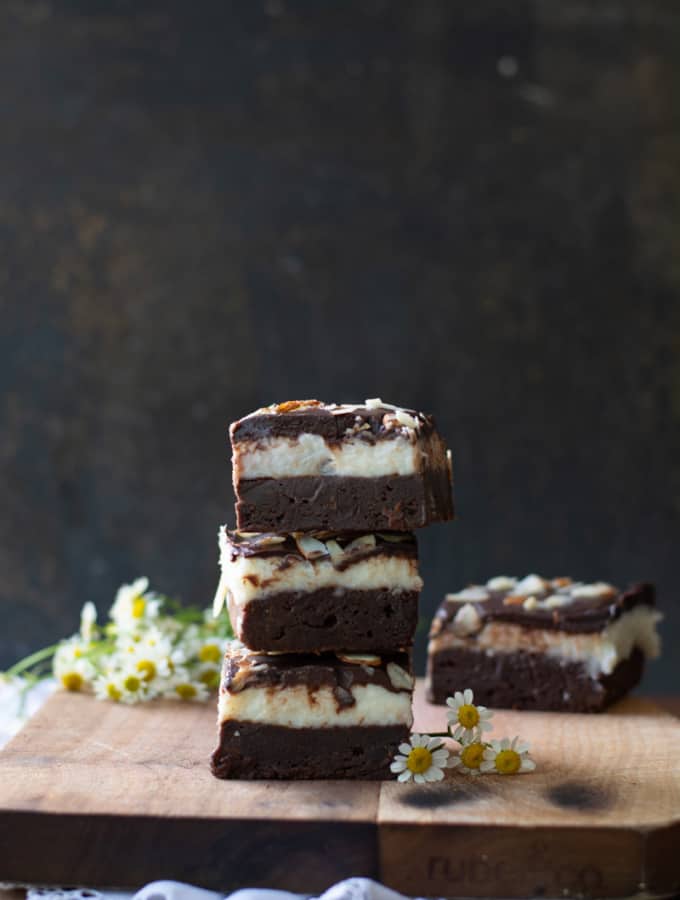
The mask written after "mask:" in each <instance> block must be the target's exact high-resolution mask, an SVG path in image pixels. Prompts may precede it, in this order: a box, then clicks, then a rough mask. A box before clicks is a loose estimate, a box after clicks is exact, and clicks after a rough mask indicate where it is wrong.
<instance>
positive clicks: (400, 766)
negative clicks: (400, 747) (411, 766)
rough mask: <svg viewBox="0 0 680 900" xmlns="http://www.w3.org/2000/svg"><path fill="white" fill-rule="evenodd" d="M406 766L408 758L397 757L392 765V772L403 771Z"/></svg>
mask: <svg viewBox="0 0 680 900" xmlns="http://www.w3.org/2000/svg"><path fill="white" fill-rule="evenodd" d="M405 768H406V760H405V759H395V761H394V762H393V763H392V765H391V766H390V772H395V773H396V772H403V771H404V769H405Z"/></svg>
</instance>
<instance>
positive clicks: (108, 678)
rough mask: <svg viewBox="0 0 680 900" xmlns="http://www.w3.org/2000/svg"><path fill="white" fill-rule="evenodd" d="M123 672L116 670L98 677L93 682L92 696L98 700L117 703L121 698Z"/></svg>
mask: <svg viewBox="0 0 680 900" xmlns="http://www.w3.org/2000/svg"><path fill="white" fill-rule="evenodd" d="M124 677H125V676H124V674H123V672H122V671H121V670H120V669H118V670H115V671H110V672H105V673H104V674H103V675H98V676H97V678H95V680H94V695H95V697H96V698H97V699H98V700H113V701H114V702H115V703H117V702H118V701H119V700H121V699H122V697H123V678H124Z"/></svg>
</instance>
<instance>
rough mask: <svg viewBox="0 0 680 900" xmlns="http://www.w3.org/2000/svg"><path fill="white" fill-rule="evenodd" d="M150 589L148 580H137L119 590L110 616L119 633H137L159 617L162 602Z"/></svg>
mask: <svg viewBox="0 0 680 900" xmlns="http://www.w3.org/2000/svg"><path fill="white" fill-rule="evenodd" d="M148 589H149V579H148V578H137V580H136V581H133V582H132V584H123V585H121V586H120V587H119V588H118V593H117V594H116V599H115V601H114V603H113V606H112V607H111V610H110V612H109V615H110V616H111V619H112V621H113V622H114V624H115V625H116V626H117V627H118V629H119V631H121V632H130V631H135V630H137V629H138V628H139V627H140V626H143V625H145V624H147V623H148V622H149V621H150V620H153V619H155V618H157V617H158V614H159V612H160V607H161V600H160V598H159V597H157V596H156V595H155V594H153V593H150V592H149V590H148Z"/></svg>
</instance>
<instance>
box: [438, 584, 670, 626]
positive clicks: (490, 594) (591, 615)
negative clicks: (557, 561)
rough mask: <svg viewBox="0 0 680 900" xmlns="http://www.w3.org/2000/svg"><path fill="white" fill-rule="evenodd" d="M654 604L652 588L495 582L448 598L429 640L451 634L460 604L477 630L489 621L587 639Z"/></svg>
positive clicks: (637, 585) (439, 613)
mask: <svg viewBox="0 0 680 900" xmlns="http://www.w3.org/2000/svg"><path fill="white" fill-rule="evenodd" d="M530 578H531V579H532V581H531V583H529V579H530ZM504 580H505V581H507V582H508V583H507V584H504V585H503V586H502V587H501V586H500V582H502V581H504ZM510 582H515V583H514V584H511V583H510ZM496 585H498V586H496ZM525 585H528V586H527V587H525ZM654 603H655V591H654V586H653V585H652V584H648V583H644V582H643V583H639V584H634V585H632V586H631V587H629V588H627V589H626V590H625V591H620V590H619V589H618V588H615V587H613V586H612V585H608V584H604V583H601V582H599V583H597V584H589V585H588V584H583V583H581V582H574V581H572V579H571V578H555V579H543V578H539V577H538V576H530V577H528V578H526V579H523V580H522V581H518V580H517V579H502V578H497V579H491V580H490V581H489V582H488V583H487V584H486V585H470V586H469V587H468V588H466V589H465V590H463V591H460V592H459V593H458V594H448V595H447V596H446V598H445V599H444V602H443V603H442V604H441V606H440V607H439V609H438V610H437V613H436V615H435V618H434V621H433V623H432V629H431V632H430V636H431V637H434V636H436V635H437V634H440V633H441V632H442V631H445V630H447V629H449V628H451V627H452V625H453V622H454V620H455V618H456V616H457V615H458V613H459V612H460V610H461V609H462V608H463V606H465V605H466V604H470V605H471V606H472V607H473V609H474V611H475V613H476V614H477V616H478V617H479V620H480V627H481V626H483V625H484V624H485V623H487V622H490V621H494V620H495V621H499V622H509V623H514V624H516V625H521V626H523V627H526V628H545V629H549V630H553V631H566V632H571V633H589V632H590V633H592V632H597V631H601V630H602V629H603V628H605V627H606V626H607V625H608V624H609V623H610V622H613V621H614V620H616V619H618V618H619V617H620V616H622V615H623V614H624V613H625V612H628V611H629V610H631V609H633V608H634V607H636V606H641V605H644V606H654Z"/></svg>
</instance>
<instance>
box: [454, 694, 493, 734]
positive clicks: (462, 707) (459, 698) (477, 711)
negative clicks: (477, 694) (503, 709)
mask: <svg viewBox="0 0 680 900" xmlns="http://www.w3.org/2000/svg"><path fill="white" fill-rule="evenodd" d="M473 701H474V694H473V693H472V691H471V690H470V688H466V689H465V690H464V691H456V693H455V694H454V695H453V697H447V698H446V705H447V706H448V707H449V710H448V711H447V716H448V720H449V727H451V728H453V729H454V730H453V731H452V732H451V737H452V738H453V739H454V741H461V740H463V739H464V738H471V737H472V736H473V735H474V733H475V729H476V730H477V731H479V732H482V731H489V730H490V729H491V727H492V726H491V718H492V716H493V713H492V712H491V710H490V709H487V708H486V706H475V705H474V703H473Z"/></svg>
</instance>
